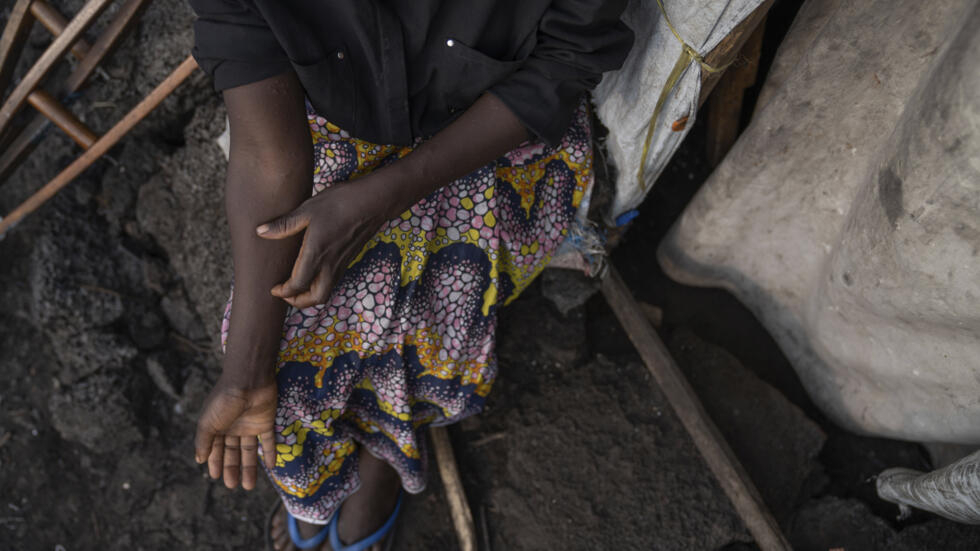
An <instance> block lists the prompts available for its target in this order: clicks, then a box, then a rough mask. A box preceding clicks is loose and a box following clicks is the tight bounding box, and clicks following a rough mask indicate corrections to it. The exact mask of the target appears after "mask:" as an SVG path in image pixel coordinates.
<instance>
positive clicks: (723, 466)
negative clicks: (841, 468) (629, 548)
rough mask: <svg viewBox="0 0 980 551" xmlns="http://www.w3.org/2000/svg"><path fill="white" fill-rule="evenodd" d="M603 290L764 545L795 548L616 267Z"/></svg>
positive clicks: (784, 550)
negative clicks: (780, 528) (784, 534)
mask: <svg viewBox="0 0 980 551" xmlns="http://www.w3.org/2000/svg"><path fill="white" fill-rule="evenodd" d="M602 294H603V296H605V298H606V301H607V302H608V303H609V306H610V307H612V309H613V312H615V314H616V318H617V319H619V323H620V324H621V325H622V326H623V329H625V330H626V334H627V335H629V338H630V340H631V341H632V342H633V346H635V347H636V350H637V352H639V354H640V357H641V358H642V359H643V363H644V364H646V366H647V369H648V370H649V371H650V373H651V374H652V375H653V378H654V379H655V380H656V381H657V384H658V385H660V388H661V389H662V390H663V392H664V395H665V396H666V397H667V400H668V401H669V402H670V405H671V407H672V408H673V410H674V413H676V414H677V417H678V418H679V419H680V421H681V424H683V425H684V428H685V429H686V430H687V433H688V434H689V435H690V436H691V439H692V440H694V445H695V446H697V448H698V451H699V452H701V457H702V458H704V462H705V463H707V465H708V468H709V469H711V472H712V473H713V474H714V475H715V478H716V479H717V480H718V483H719V485H720V486H721V488H722V490H724V492H725V495H727V496H728V499H729V500H731V502H732V505H734V506H735V511H736V512H737V513H738V516H739V517H740V518H741V519H742V522H744V523H745V526H746V527H747V528H748V529H749V532H750V533H751V534H752V537H754V538H755V541H756V543H757V544H758V545H759V548H760V549H762V550H763V551H788V550H789V549H791V547H790V545H789V542H788V541H787V540H786V538H785V537H784V536H783V534H782V533H781V532H780V530H779V525H778V524H776V520H775V519H773V517H772V514H770V513H769V510H768V509H767V508H766V505H765V503H763V501H762V498H761V497H760V496H759V492H758V491H757V490H756V488H755V485H754V484H753V483H752V480H751V479H750V478H749V476H748V474H746V472H745V470H744V469H743V468H742V465H741V464H740V463H739V462H738V458H736V457H735V454H734V453H732V450H731V448H729V447H728V443H727V442H725V438H724V437H723V436H722V435H721V433H720V432H719V431H718V427H716V426H715V424H714V422H712V421H711V418H710V417H709V416H708V413H707V412H706V411H705V409H704V406H703V405H701V400H700V399H698V396H697V394H695V393H694V389H693V388H691V385H690V384H689V383H688V382H687V379H685V378H684V375H683V373H681V371H680V368H678V367H677V364H676V363H675V362H674V359H673V358H672V357H671V355H670V353H669V352H668V351H667V347H666V346H664V343H663V341H661V340H660V337H659V336H657V332H656V331H654V329H653V328H652V327H651V326H650V323H649V322H648V321H647V320H646V319H645V318H644V316H643V312H642V311H641V310H640V308H639V306H638V305H637V303H636V301H635V300H634V299H633V295H632V294H631V293H630V291H629V288H627V287H626V283H624V282H623V279H622V278H621V277H620V276H619V272H617V271H616V268H615V267H614V266H612V265H610V266H609V268H608V270H607V272H606V275H605V277H603V279H602ZM654 532H656V530H654Z"/></svg>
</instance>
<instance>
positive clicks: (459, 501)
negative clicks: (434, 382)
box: [429, 427, 477, 551]
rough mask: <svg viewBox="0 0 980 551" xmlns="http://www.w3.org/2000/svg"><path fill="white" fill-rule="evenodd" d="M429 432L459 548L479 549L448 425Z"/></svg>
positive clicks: (462, 549)
mask: <svg viewBox="0 0 980 551" xmlns="http://www.w3.org/2000/svg"><path fill="white" fill-rule="evenodd" d="M429 434H430V435H431V436H432V443H433V446H434V447H435V451H436V463H438V464H439V476H440V478H442V485H443V486H444V487H445V488H446V501H448V502H449V513H450V515H451V516H452V517H453V526H454V527H455V528H456V537H457V538H459V548H460V549H461V551H477V546H476V529H475V528H474V527H473V513H472V512H471V511H470V504H469V503H468V502H467V501H466V492H465V491H464V490H463V481H462V480H461V479H460V477H459V469H458V468H457V467H456V457H455V456H454V455H453V447H452V445H451V444H450V443H449V432H448V431H447V430H446V427H432V428H430V429H429Z"/></svg>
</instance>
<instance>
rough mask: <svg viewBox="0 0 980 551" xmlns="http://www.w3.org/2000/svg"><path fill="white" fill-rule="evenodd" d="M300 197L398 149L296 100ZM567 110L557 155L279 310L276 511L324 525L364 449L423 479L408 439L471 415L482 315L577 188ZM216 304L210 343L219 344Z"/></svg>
mask: <svg viewBox="0 0 980 551" xmlns="http://www.w3.org/2000/svg"><path fill="white" fill-rule="evenodd" d="M307 115H308V118H309V124H310V130H311V132H312V137H313V144H314V159H315V161H314V162H315V168H314V176H313V194H314V195H315V194H316V193H318V192H319V191H322V190H323V189H325V188H327V187H329V186H330V185H331V184H333V183H336V182H342V181H346V180H352V179H356V178H357V177H358V176H362V175H364V174H367V173H369V172H371V171H372V170H375V169H377V168H378V167H381V166H384V165H385V164H387V163H390V162H393V161H395V160H396V159H398V158H399V157H402V156H404V155H407V154H408V153H410V152H411V150H412V148H411V147H397V146H384V145H375V144H371V143H368V142H365V141H362V140H359V139H357V138H354V137H352V136H350V135H349V134H348V133H347V132H345V131H343V130H341V129H340V128H338V127H336V126H334V125H333V124H330V123H329V122H327V121H326V120H324V119H323V118H322V117H320V116H318V115H317V114H316V113H315V112H313V110H312V108H311V107H310V106H309V104H308V105H307ZM592 178H593V172H592V149H591V127H590V123H589V115H588V108H587V104H586V102H585V101H584V100H583V102H582V104H581V106H580V107H579V109H578V112H577V114H576V117H575V119H574V121H573V123H572V125H571V127H570V128H569V129H568V131H567V132H566V134H565V136H564V138H563V139H562V141H561V143H560V144H559V145H558V146H557V147H549V146H547V145H545V144H544V143H542V142H539V141H534V140H532V141H529V142H526V143H524V144H522V145H521V146H520V147H518V148H517V149H515V150H513V151H511V152H510V153H507V154H506V155H504V156H503V157H501V158H499V159H497V160H496V161H494V162H492V163H490V164H488V165H486V166H484V167H483V168H480V169H479V170H476V171H474V172H472V173H471V174H469V175H467V176H465V177H463V178H460V179H458V180H455V181H454V182H452V183H450V184H449V185H447V186H445V187H443V188H442V189H440V190H438V191H436V192H434V193H432V194H431V195H429V196H428V197H426V198H425V199H423V200H421V201H419V202H418V203H416V204H415V205H414V206H412V207H411V208H410V209H409V210H407V211H405V212H404V213H403V214H402V215H401V216H400V217H399V218H396V219H394V220H391V221H390V222H388V224H387V225H386V226H385V227H384V228H382V230H381V231H380V232H379V233H378V234H377V235H376V236H375V237H374V238H373V239H372V240H371V241H370V242H368V243H367V244H366V245H365V247H364V249H363V251H362V252H361V254H360V255H359V256H358V257H357V258H356V259H355V261H354V262H353V263H352V264H351V265H350V267H349V268H348V269H347V271H346V273H345V274H344V275H343V276H342V278H341V279H340V280H339V281H338V283H337V285H336V288H334V290H333V292H332V294H331V297H330V299H329V300H328V301H327V303H326V304H323V305H320V306H314V307H311V308H305V309H302V310H297V309H295V308H290V310H289V312H288V313H287V317H286V320H285V324H284V327H283V336H282V341H281V344H280V352H279V361H278V366H277V382H278V385H279V408H278V411H277V414H276V432H277V435H276V452H277V455H276V466H275V468H274V469H272V470H271V471H269V475H270V477H271V478H272V480H273V482H274V483H275V486H276V487H277V488H278V490H279V493H280V494H281V495H282V498H283V501H284V503H285V505H286V507H287V508H288V510H289V512H290V513H291V514H292V515H293V516H295V517H297V518H299V519H302V520H305V521H307V522H312V523H317V524H324V523H326V522H328V521H329V520H330V517H331V516H332V515H333V513H334V511H335V510H336V509H337V507H338V506H339V505H340V503H341V502H342V501H343V500H344V499H345V498H346V497H347V496H349V495H350V494H352V493H353V492H354V491H356V490H357V488H358V485H359V479H358V470H357V450H358V448H359V446H365V447H366V448H367V450H368V451H370V452H371V453H372V454H373V455H375V456H376V457H379V458H382V459H384V460H385V461H387V462H388V463H389V464H390V465H391V466H392V467H394V468H395V470H396V471H398V473H399V475H400V476H401V481H402V485H403V487H404V488H405V490H406V491H408V492H412V493H417V492H420V491H422V490H423V489H424V487H425V482H426V463H427V459H426V444H425V434H424V428H425V427H426V426H427V425H429V424H435V425H441V424H447V423H452V422H455V421H458V420H460V419H462V418H464V417H467V416H469V415H472V414H474V413H477V412H478V411H480V409H481V408H482V407H483V403H484V400H485V399H486V396H487V394H488V393H489V392H490V387H491V385H492V384H493V381H494V378H495V377H496V371H497V369H496V361H495V357H494V330H495V325H496V311H497V307H498V306H500V305H503V304H507V303H508V302H510V301H512V300H513V299H515V298H516V297H517V296H518V294H519V293H520V292H521V291H522V290H523V289H524V288H525V287H527V285H528V284H529V283H530V282H531V281H532V280H533V279H534V277H535V276H536V275H537V274H538V273H540V271H541V270H542V269H543V268H544V266H545V264H546V263H547V262H548V260H549V259H550V257H551V255H552V254H553V253H554V251H555V249H556V248H557V247H558V245H559V244H560V242H561V241H562V238H563V236H564V234H565V232H566V230H567V228H568V227H569V225H570V223H571V222H572V220H573V218H574V215H575V211H576V207H577V206H578V205H579V203H580V202H581V200H582V198H583V195H584V193H585V191H586V189H587V187H588V186H589V185H590V184H591V182H592ZM230 317H231V301H229V303H228V308H227V309H226V312H225V320H224V324H223V327H222V335H223V337H224V338H226V337H227V330H228V323H229V320H230Z"/></svg>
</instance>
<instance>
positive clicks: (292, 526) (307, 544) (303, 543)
mask: <svg viewBox="0 0 980 551" xmlns="http://www.w3.org/2000/svg"><path fill="white" fill-rule="evenodd" d="M334 518H337V515H334ZM286 524H288V525H289V539H291V540H293V545H295V546H296V547H298V548H300V549H313V548H314V547H316V546H318V545H320V544H321V543H323V540H325V539H327V535H328V534H329V533H330V527H329V526H324V527H323V529H321V530H320V531H319V532H317V533H316V535H315V536H313V537H312V538H310V539H306V540H304V539H303V536H301V535H300V533H299V526H298V525H297V524H296V517H294V516H293V515H291V514H289V511H288V510H287V511H286Z"/></svg>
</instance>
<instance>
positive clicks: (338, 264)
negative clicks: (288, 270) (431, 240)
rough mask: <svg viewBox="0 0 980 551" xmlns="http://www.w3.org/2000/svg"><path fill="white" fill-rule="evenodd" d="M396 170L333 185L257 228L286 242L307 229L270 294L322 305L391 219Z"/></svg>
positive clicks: (303, 304) (298, 303) (261, 233)
mask: <svg viewBox="0 0 980 551" xmlns="http://www.w3.org/2000/svg"><path fill="white" fill-rule="evenodd" d="M393 177H396V176H395V172H393V171H384V170H382V171H378V172H375V173H372V174H371V175H369V176H365V177H364V178H360V179H358V180H356V181H347V182H341V183H338V184H334V185H333V186H331V187H328V188H327V189H325V190H323V191H321V192H320V193H318V194H317V195H315V196H314V197H311V198H310V199H307V200H306V201H304V202H303V204H301V205H300V206H299V207H297V208H296V209H295V210H293V211H292V212H290V213H289V214H286V215H284V216H280V217H279V218H276V219H275V220H272V221H271V222H268V223H265V224H262V225H261V226H259V227H258V228H256V233H257V234H258V235H259V236H260V237H263V238H265V239H284V238H286V237H289V236H291V235H296V234H298V233H299V232H301V231H303V230H306V232H305V234H304V235H303V244H302V246H301V247H300V251H299V254H298V255H297V257H296V262H295V264H293V271H292V274H291V275H290V277H289V279H288V280H287V281H285V282H283V283H281V284H279V285H276V286H275V287H273V288H272V294H273V295H275V296H277V297H279V298H281V299H283V300H285V301H286V302H288V303H289V304H291V305H293V306H295V307H296V308H307V307H309V306H313V305H316V304H323V303H324V302H326V300H327V298H328V297H329V295H330V291H331V290H332V289H333V286H334V285H335V284H336V283H337V281H338V280H339V279H340V277H341V275H343V271H344V270H345V269H346V268H347V266H348V265H349V264H350V262H351V261H352V260H354V258H355V257H356V256H357V254H358V253H359V252H360V251H361V248H362V247H364V244H365V243H367V242H368V241H369V240H370V239H371V238H372V237H373V236H374V235H375V234H376V233H377V232H378V230H380V229H381V227H382V226H383V225H384V224H385V222H387V221H388V218H389V216H390V212H391V211H392V210H393V209H392V206H393V201H392V200H391V199H390V197H386V196H385V195H386V194H382V193H380V190H382V189H385V188H388V189H390V186H389V185H387V184H390V183H391V182H389V181H387V180H388V179H390V178H393Z"/></svg>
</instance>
